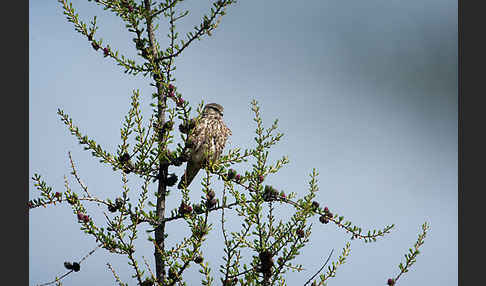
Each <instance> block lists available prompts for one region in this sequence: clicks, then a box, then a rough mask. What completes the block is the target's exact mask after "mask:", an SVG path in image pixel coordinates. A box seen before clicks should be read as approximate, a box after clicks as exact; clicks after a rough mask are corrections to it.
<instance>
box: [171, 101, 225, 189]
mask: <svg viewBox="0 0 486 286" xmlns="http://www.w3.org/2000/svg"><path fill="white" fill-rule="evenodd" d="M223 111H224V109H223V106H221V105H220V104H217V103H209V104H206V105H205V106H204V108H203V111H202V113H201V117H200V118H199V119H198V120H196V121H195V122H196V123H195V126H194V128H193V129H192V130H191V131H190V132H189V135H188V138H187V140H186V142H187V143H186V147H187V149H188V159H187V165H186V169H185V171H184V174H183V175H182V177H181V179H180V181H179V184H178V186H177V188H179V189H183V188H184V187H186V188H187V187H188V186H189V185H190V184H191V182H192V180H193V179H194V177H196V175H197V173H198V172H199V170H200V169H201V168H203V167H204V166H205V164H208V163H215V162H216V161H217V160H218V159H219V157H220V156H221V153H222V152H223V149H224V146H225V145H226V141H227V139H228V137H229V136H231V135H232V133H231V130H230V129H229V128H228V127H227V126H226V124H225V123H224V122H223Z"/></svg>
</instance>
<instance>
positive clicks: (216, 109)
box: [203, 103, 224, 117]
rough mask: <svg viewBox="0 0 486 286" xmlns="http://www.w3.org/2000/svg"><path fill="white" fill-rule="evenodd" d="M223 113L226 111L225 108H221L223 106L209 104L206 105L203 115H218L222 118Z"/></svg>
mask: <svg viewBox="0 0 486 286" xmlns="http://www.w3.org/2000/svg"><path fill="white" fill-rule="evenodd" d="M223 111H224V108H223V106H221V105H219V104H217V103H208V104H206V105H205V106H204V110H203V113H206V114H214V113H217V114H219V115H220V116H221V117H223Z"/></svg>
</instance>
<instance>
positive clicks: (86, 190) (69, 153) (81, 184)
mask: <svg viewBox="0 0 486 286" xmlns="http://www.w3.org/2000/svg"><path fill="white" fill-rule="evenodd" d="M68 155H69V161H70V162H71V168H72V169H73V172H72V174H73V175H74V177H75V178H76V180H77V181H78V183H79V185H80V186H81V188H83V190H84V191H85V192H86V194H87V195H88V197H91V195H90V193H89V192H88V187H86V185H85V184H83V182H82V181H81V178H79V176H78V172H76V168H75V167H74V162H73V157H72V156H71V151H69V152H68Z"/></svg>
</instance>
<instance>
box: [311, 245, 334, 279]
mask: <svg viewBox="0 0 486 286" xmlns="http://www.w3.org/2000/svg"><path fill="white" fill-rule="evenodd" d="M333 252H334V248H333V249H332V250H331V253H329V256H328V257H327V259H326V262H324V265H322V267H321V268H320V269H319V270H318V271H317V272H316V274H314V275H313V276H312V277H311V278H309V280H307V282H305V284H304V286H305V285H307V284H309V283H310V282H311V281H312V279H314V278H315V277H316V276H317V274H319V273H320V272H321V271H322V269H324V267H326V264H327V263H328V262H329V259H331V255H332V253H333Z"/></svg>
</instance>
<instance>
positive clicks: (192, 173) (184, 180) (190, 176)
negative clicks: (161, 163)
mask: <svg viewBox="0 0 486 286" xmlns="http://www.w3.org/2000/svg"><path fill="white" fill-rule="evenodd" d="M199 169H200V168H198V166H195V164H193V163H191V162H187V167H186V171H185V172H184V175H182V177H181V180H180V181H179V185H177V188H178V189H183V188H184V186H186V188H187V187H189V185H190V184H191V182H192V180H194V178H195V177H196V175H197V173H198V172H199Z"/></svg>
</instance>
